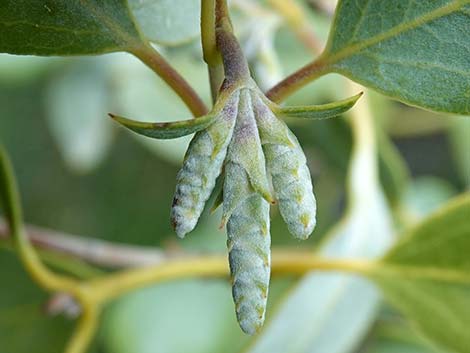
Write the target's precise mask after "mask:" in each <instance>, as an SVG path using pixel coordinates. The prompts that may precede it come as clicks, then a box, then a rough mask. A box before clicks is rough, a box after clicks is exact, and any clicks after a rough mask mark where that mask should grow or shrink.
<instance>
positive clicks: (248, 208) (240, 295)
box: [223, 89, 271, 334]
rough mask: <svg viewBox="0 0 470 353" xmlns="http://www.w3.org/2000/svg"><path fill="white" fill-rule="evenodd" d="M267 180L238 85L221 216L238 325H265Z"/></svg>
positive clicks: (250, 328)
mask: <svg viewBox="0 0 470 353" xmlns="http://www.w3.org/2000/svg"><path fill="white" fill-rule="evenodd" d="M269 196H270V192H269V184H268V178H267V173H266V167H265V159H264V154H263V150H262V147H261V141H260V137H259V133H258V129H257V126H256V121H255V116H254V112H253V105H252V99H251V90H250V89H242V90H241V91H240V101H239V107H238V115H237V121H236V124H235V128H234V131H233V136H232V141H231V143H230V146H229V148H228V153H227V158H226V164H225V180H224V191H223V220H224V221H223V222H225V221H226V222H227V238H228V239H227V246H228V250H229V263H230V273H231V277H232V294H233V300H234V302H235V311H236V314H237V319H238V322H239V324H240V327H241V328H242V330H243V331H244V332H246V333H248V334H254V333H255V332H257V331H258V330H259V328H260V327H261V326H262V325H263V322H264V316H265V311H266V301H267V295H268V287H269V274H270V245H271V237H270V234H269V203H268V202H267V201H266V198H269Z"/></svg>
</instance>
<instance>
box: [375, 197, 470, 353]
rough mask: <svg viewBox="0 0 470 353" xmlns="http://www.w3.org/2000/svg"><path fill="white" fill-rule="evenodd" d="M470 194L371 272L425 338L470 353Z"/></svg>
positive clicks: (433, 218) (427, 222)
mask: <svg viewBox="0 0 470 353" xmlns="http://www.w3.org/2000/svg"><path fill="white" fill-rule="evenodd" d="M469 219H470V194H466V195H463V196H460V197H459V198H457V199H456V200H453V201H451V202H450V203H449V204H448V205H447V206H445V207H443V208H442V209H440V210H439V211H437V212H436V213H435V214H434V215H432V216H430V217H429V218H428V219H426V220H425V221H424V222H423V223H421V224H420V225H418V226H417V227H416V228H415V229H413V230H411V231H410V232H409V233H408V234H406V235H405V236H404V237H403V238H402V240H401V241H400V242H399V243H398V244H397V245H396V246H395V247H394V248H393V249H392V250H391V251H390V252H389V253H388V254H387V255H386V256H385V257H384V258H383V260H382V261H381V262H380V263H378V265H377V266H376V267H374V269H373V270H372V273H371V277H372V278H373V279H374V280H375V281H376V282H377V284H378V285H379V286H380V287H381V288H382V289H383V290H384V293H385V295H386V297H387V298H388V299H389V300H390V302H391V303H393V304H394V305H395V306H396V307H398V308H399V309H400V310H401V311H402V312H403V314H405V315H406V316H407V317H408V318H409V319H410V320H411V322H412V323H413V324H414V326H416V327H417V328H418V329H419V331H420V332H421V333H423V334H424V335H426V336H427V337H428V338H429V339H430V340H432V341H434V342H435V343H436V344H438V345H440V346H442V347H444V348H447V349H451V350H453V351H455V352H462V353H465V352H470V335H469V334H468V328H469V327H470V258H469V256H468V254H469V252H470V222H469Z"/></svg>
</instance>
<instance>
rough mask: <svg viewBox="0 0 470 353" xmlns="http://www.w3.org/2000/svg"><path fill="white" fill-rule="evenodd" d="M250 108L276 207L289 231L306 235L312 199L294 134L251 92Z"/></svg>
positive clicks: (311, 226) (310, 226)
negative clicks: (251, 105) (253, 115)
mask: <svg viewBox="0 0 470 353" xmlns="http://www.w3.org/2000/svg"><path fill="white" fill-rule="evenodd" d="M253 108H254V112H255V117H256V122H257V124H258V129H259V133H260V137H261V143H262V145H263V151H264V155H265V158H266V164H267V168H268V172H269V174H270V175H271V181H272V185H273V188H274V193H275V196H276V199H277V201H278V203H279V211H280V212H281V215H282V218H283V219H284V221H285V222H286V223H287V227H288V229H289V232H290V233H291V234H292V235H293V236H295V237H296V238H299V239H306V238H308V237H309V235H310V234H311V233H312V232H313V229H314V228H315V224H316V200H315V196H314V194H313V187H312V180H311V177H310V171H309V169H308V166H307V161H306V158H305V155H304V153H303V151H302V148H301V147H300V144H299V142H298V140H297V138H296V137H295V135H294V134H293V133H292V132H291V131H290V130H289V128H288V127H287V125H286V124H285V123H284V122H283V121H282V120H280V119H278V118H277V117H276V116H275V115H274V114H273V112H272V111H271V110H270V109H269V107H268V106H267V105H266V103H265V102H264V100H263V99H262V98H261V97H260V96H258V95H253Z"/></svg>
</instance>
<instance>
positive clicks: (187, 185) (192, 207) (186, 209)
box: [171, 92, 239, 237]
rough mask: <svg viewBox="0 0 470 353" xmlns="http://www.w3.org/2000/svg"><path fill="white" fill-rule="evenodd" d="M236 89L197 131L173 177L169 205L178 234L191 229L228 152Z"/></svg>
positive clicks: (235, 110) (234, 111)
mask: <svg viewBox="0 0 470 353" xmlns="http://www.w3.org/2000/svg"><path fill="white" fill-rule="evenodd" d="M238 101H239V94H238V92H235V93H234V94H233V95H232V96H231V97H230V98H229V99H228V102H227V103H226V105H225V107H224V108H223V110H222V111H221V112H220V113H219V114H220V117H219V118H218V119H217V120H216V121H215V122H214V123H213V124H212V125H210V126H209V127H208V128H207V129H205V130H203V131H200V132H198V133H196V135H195V136H194V137H193V139H192V140H191V143H190V145H189V147H188V150H187V152H186V156H185V159H184V162H183V166H182V168H181V170H180V171H179V172H178V175H177V176H176V191H175V196H174V198H173V205H172V208H171V223H172V225H173V228H174V229H175V231H176V234H177V235H178V236H179V237H184V236H185V235H186V234H187V233H189V232H190V231H192V230H193V229H194V227H195V226H196V224H197V221H198V220H199V217H200V216H201V213H202V211H203V209H204V205H205V203H206V201H207V199H208V198H209V197H210V194H211V192H212V190H213V189H214V186H215V182H216V179H217V177H218V176H219V174H220V172H221V169H222V165H223V162H224V159H225V156H226V154H227V147H228V144H229V142H230V140H231V137H232V133H233V128H234V125H235V120H236V116H237V111H238Z"/></svg>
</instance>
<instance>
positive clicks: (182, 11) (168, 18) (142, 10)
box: [129, 0, 201, 45]
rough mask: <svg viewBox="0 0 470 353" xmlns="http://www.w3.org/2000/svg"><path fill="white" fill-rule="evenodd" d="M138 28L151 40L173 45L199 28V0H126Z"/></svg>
mask: <svg viewBox="0 0 470 353" xmlns="http://www.w3.org/2000/svg"><path fill="white" fill-rule="evenodd" d="M129 5H130V8H131V10H132V12H133V13H134V15H135V17H136V18H137V20H138V21H139V24H140V26H141V28H142V31H143V32H144V34H145V35H146V36H147V38H148V39H150V40H151V41H153V42H156V43H159V44H162V45H177V44H181V43H183V42H187V41H190V40H191V39H194V38H196V37H197V36H198V35H199V32H200V7H201V4H200V0H130V1H129Z"/></svg>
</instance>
